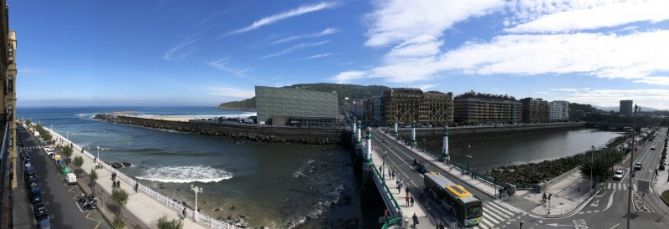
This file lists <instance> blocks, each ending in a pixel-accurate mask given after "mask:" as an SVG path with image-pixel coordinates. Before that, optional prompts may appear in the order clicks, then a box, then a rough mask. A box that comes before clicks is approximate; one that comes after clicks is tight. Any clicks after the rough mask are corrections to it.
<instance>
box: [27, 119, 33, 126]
mask: <svg viewBox="0 0 669 229" xmlns="http://www.w3.org/2000/svg"><path fill="white" fill-rule="evenodd" d="M32 124H33V122H32V121H30V119H26V126H29V127H30V125H32Z"/></svg>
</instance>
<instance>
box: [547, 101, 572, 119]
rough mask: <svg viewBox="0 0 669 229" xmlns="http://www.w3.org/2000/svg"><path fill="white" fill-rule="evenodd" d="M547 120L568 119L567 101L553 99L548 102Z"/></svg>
mask: <svg viewBox="0 0 669 229" xmlns="http://www.w3.org/2000/svg"><path fill="white" fill-rule="evenodd" d="M548 120H550V121H565V120H569V102H567V101H553V102H550V104H548Z"/></svg>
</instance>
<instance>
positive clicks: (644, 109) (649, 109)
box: [593, 105, 662, 112]
mask: <svg viewBox="0 0 669 229" xmlns="http://www.w3.org/2000/svg"><path fill="white" fill-rule="evenodd" d="M593 107H596V108H597V109H600V110H603V111H606V112H609V111H613V112H619V110H620V107H619V106H618V107H600V106H597V105H593ZM640 107H641V112H654V111H662V110H659V109H655V108H652V107H644V106H640Z"/></svg>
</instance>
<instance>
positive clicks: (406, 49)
mask: <svg viewBox="0 0 669 229" xmlns="http://www.w3.org/2000/svg"><path fill="white" fill-rule="evenodd" d="M443 44H444V42H443V41H441V40H437V39H436V38H434V37H432V36H429V35H423V36H418V37H415V38H413V39H411V40H408V41H405V42H402V43H401V44H399V45H397V46H395V47H394V48H393V49H392V50H390V52H389V53H388V54H386V56H385V61H386V62H387V63H394V62H402V61H406V59H414V58H424V57H430V56H434V55H437V54H439V51H440V47H441V46H442V45H443Z"/></svg>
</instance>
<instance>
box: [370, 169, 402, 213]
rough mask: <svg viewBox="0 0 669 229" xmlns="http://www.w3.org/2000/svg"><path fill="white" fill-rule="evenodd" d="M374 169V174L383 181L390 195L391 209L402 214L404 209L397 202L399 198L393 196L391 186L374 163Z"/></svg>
mask: <svg viewBox="0 0 669 229" xmlns="http://www.w3.org/2000/svg"><path fill="white" fill-rule="evenodd" d="M372 169H373V171H374V176H375V177H376V178H377V179H379V180H380V181H381V184H382V187H383V190H382V191H384V192H385V193H386V194H388V196H390V200H391V203H392V205H393V206H392V208H391V211H394V215H398V216H401V215H402V210H401V208H400V205H399V204H398V203H397V200H395V197H393V195H392V194H390V188H389V187H388V185H387V184H386V181H385V180H384V179H383V176H382V175H381V172H380V171H379V170H378V169H377V168H376V166H373V165H372Z"/></svg>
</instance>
